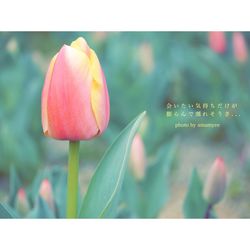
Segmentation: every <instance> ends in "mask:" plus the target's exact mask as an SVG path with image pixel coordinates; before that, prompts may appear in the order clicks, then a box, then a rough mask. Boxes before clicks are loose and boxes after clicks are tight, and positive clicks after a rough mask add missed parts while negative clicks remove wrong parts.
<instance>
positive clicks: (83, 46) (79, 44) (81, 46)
mask: <svg viewBox="0 0 250 250" xmlns="http://www.w3.org/2000/svg"><path fill="white" fill-rule="evenodd" d="M70 46H71V47H72V48H74V49H77V50H80V51H81V52H83V53H85V54H86V55H87V56H88V57H89V56H90V48H89V46H88V44H87V42H86V40H85V39H84V38H82V37H79V38H77V39H76V40H75V41H73V42H72V43H71V44H70Z"/></svg>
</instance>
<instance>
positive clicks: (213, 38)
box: [208, 31, 226, 54]
mask: <svg viewBox="0 0 250 250" xmlns="http://www.w3.org/2000/svg"><path fill="white" fill-rule="evenodd" d="M208 36H209V37H208V38H209V46H210V48H211V49H212V50H213V51H214V52H216V53H219V54H222V53H224V52H225V51H226V37H225V33H224V32H221V31H214V32H209V34H208Z"/></svg>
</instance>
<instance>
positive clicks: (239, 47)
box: [233, 32, 248, 63]
mask: <svg viewBox="0 0 250 250" xmlns="http://www.w3.org/2000/svg"><path fill="white" fill-rule="evenodd" d="M233 51H234V56H235V59H236V60H237V61H238V62H240V63H244V62H246V60H247V58H248V50H247V44H246V41H245V38H244V36H243V34H242V33H240V32H235V33H233Z"/></svg>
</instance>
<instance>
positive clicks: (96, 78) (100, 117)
mask: <svg viewBox="0 0 250 250" xmlns="http://www.w3.org/2000/svg"><path fill="white" fill-rule="evenodd" d="M90 62H91V72H92V75H93V84H92V89H91V104H92V108H93V111H94V115H95V118H96V122H97V124H98V128H99V130H100V134H101V133H102V132H103V131H104V130H105V129H106V128H107V126H108V122H109V116H110V107H109V95H108V89H107V85H106V79H105V76H104V73H103V71H102V68H101V66H100V63H99V60H98V58H97V56H96V54H95V52H94V51H93V50H91V53H90Z"/></svg>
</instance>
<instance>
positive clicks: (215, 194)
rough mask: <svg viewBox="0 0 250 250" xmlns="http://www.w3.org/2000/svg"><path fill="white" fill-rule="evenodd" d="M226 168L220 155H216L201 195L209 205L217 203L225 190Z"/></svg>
mask: <svg viewBox="0 0 250 250" xmlns="http://www.w3.org/2000/svg"><path fill="white" fill-rule="evenodd" d="M226 175H227V168H226V166H225V163H224V160H223V158H222V157H217V158H216V159H215V161H214V163H213V165H212V167H211V168H210V170H209V173H208V176H207V179H206V182H205V186H204V192H203V196H204V198H205V199H206V200H207V202H208V203H209V204H210V205H214V204H216V203H218V202H219V201H220V200H221V199H222V198H223V196H224V193H225V190H226Z"/></svg>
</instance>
